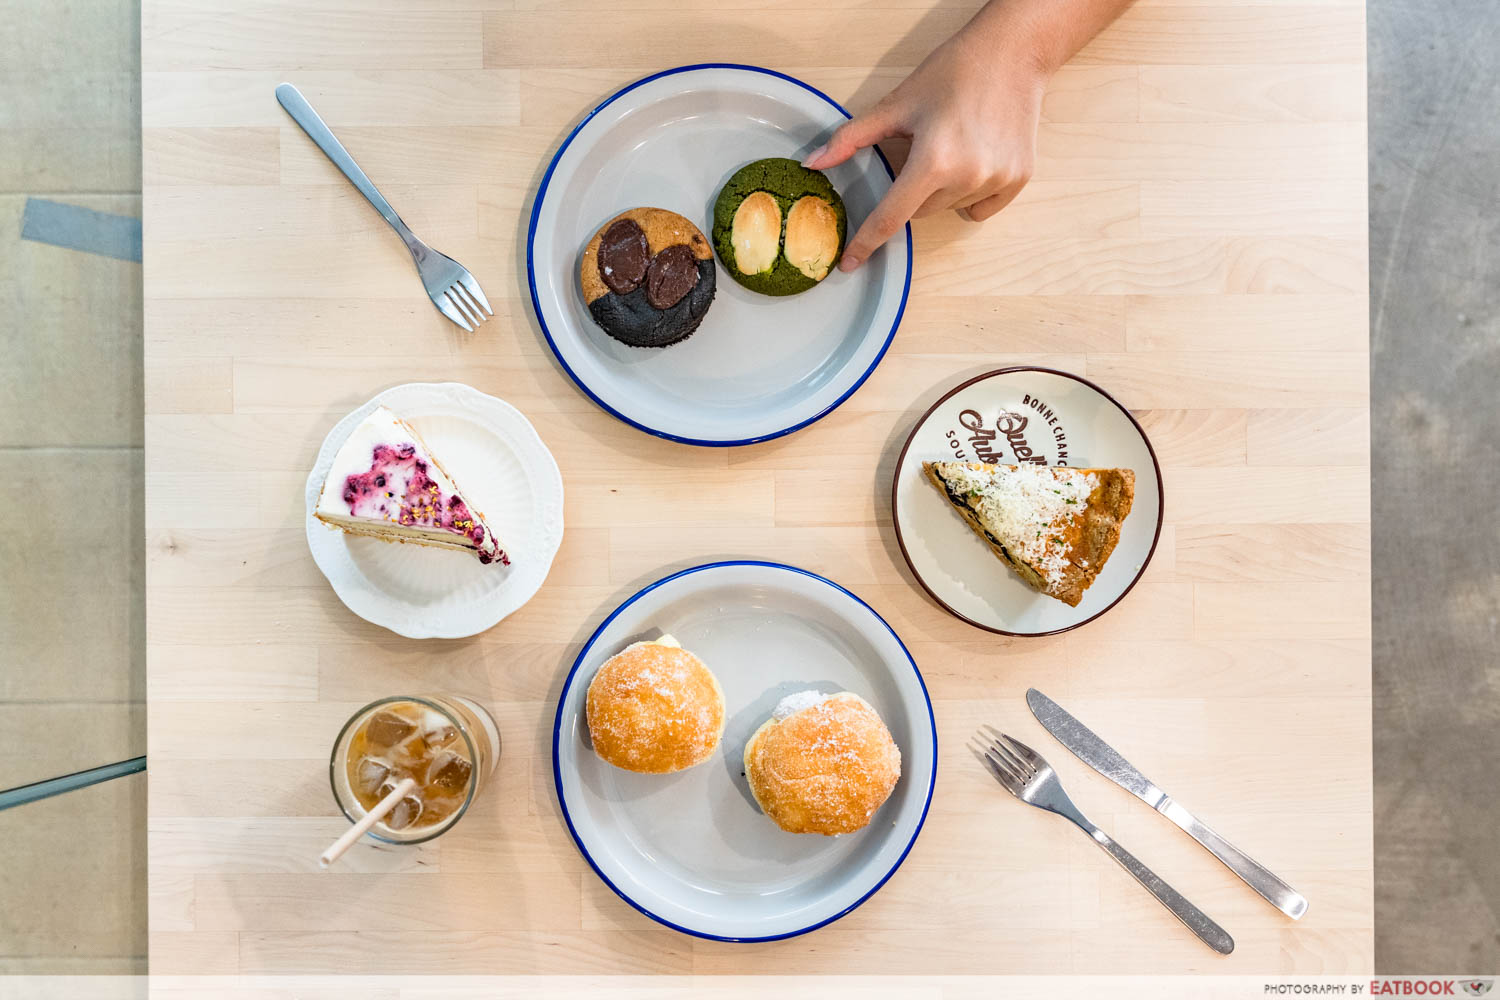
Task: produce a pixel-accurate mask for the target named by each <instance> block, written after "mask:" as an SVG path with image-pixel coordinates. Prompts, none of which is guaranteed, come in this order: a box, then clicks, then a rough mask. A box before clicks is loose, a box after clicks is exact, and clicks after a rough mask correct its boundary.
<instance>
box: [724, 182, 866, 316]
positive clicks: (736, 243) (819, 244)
mask: <svg viewBox="0 0 1500 1000" xmlns="http://www.w3.org/2000/svg"><path fill="white" fill-rule="evenodd" d="M847 227H848V220H847V219H846V218H845V215H844V200H843V199H842V198H840V197H839V193H838V192H837V191H835V190H834V189H833V185H832V184H830V183H828V178H827V177H824V176H823V175H822V174H820V173H818V171H816V170H809V169H807V168H806V167H804V166H803V165H802V164H800V163H798V162H797V161H796V160H788V159H784V158H781V157H773V158H771V159H768V160H756V161H755V162H754V163H749V164H746V165H745V166H743V167H741V168H740V169H739V170H737V171H735V174H734V176H733V177H731V178H729V180H728V181H727V182H726V183H725V185H724V187H723V189H722V190H721V191H720V192H719V197H718V200H717V201H715V202H714V228H713V234H712V239H713V244H714V250H715V251H717V252H718V254H719V260H720V261H721V262H722V263H723V265H724V269H725V270H726V271H728V272H729V276H730V277H731V278H733V279H734V280H735V281H738V282H739V283H740V284H742V285H744V286H745V287H746V288H748V289H750V290H751V291H752V292H760V293H761V294H763V295H795V294H796V293H798V292H805V291H807V290H808V289H809V288H811V287H812V286H814V285H816V284H817V283H818V282H820V281H822V280H823V279H824V278H825V277H827V275H828V272H829V271H830V270H832V268H833V266H834V265H835V264H837V263H838V259H839V255H840V254H842V253H843V252H844V237H845V233H846V230H847Z"/></svg>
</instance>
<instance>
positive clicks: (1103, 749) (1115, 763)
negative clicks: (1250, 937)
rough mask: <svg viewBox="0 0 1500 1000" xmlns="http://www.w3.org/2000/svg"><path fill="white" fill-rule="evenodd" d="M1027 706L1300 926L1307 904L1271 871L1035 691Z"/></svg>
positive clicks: (1071, 747)
mask: <svg viewBox="0 0 1500 1000" xmlns="http://www.w3.org/2000/svg"><path fill="white" fill-rule="evenodd" d="M1026 704H1027V705H1029V706H1031V714H1032V715H1035V716H1036V718H1037V721H1038V722H1040V723H1041V724H1042V725H1043V726H1044V727H1046V729H1047V732H1049V733H1051V734H1052V735H1053V736H1055V737H1057V741H1058V742H1059V743H1061V744H1062V745H1063V746H1065V747H1067V748H1068V749H1069V750H1071V751H1073V753H1074V754H1075V755H1076V756H1077V757H1078V759H1079V760H1081V761H1083V762H1084V763H1085V764H1087V765H1088V766H1089V767H1092V768H1093V769H1094V770H1096V771H1098V772H1099V773H1100V774H1102V775H1104V776H1105V777H1106V778H1108V779H1109V780H1110V781H1113V782H1114V783H1115V784H1117V785H1119V786H1120V787H1121V788H1123V789H1125V790H1126V791H1127V792H1129V793H1130V794H1132V795H1134V796H1135V797H1136V798H1138V799H1140V800H1141V801H1142V802H1144V803H1146V805H1148V806H1150V807H1151V808H1152V809H1155V810H1156V811H1157V812H1159V813H1161V814H1162V815H1163V816H1165V817H1166V818H1167V819H1169V820H1171V821H1172V822H1173V823H1175V824H1177V825H1178V826H1179V827H1181V828H1182V830H1183V831H1184V832H1185V833H1186V834H1187V835H1188V836H1189V837H1192V838H1193V839H1194V840H1196V841H1197V842H1198V843H1200V844H1202V845H1203V846H1204V847H1206V848H1208V852H1209V853H1210V854H1212V855H1213V856H1214V857H1216V858H1218V859H1219V860H1220V861H1222V862H1224V865H1225V866H1226V867H1227V868H1228V869H1229V870H1230V871H1232V872H1234V873H1235V874H1236V875H1238V876H1239V877H1240V878H1242V879H1244V880H1245V884H1246V885H1248V886H1249V887H1250V888H1252V889H1254V890H1255V891H1256V892H1258V893H1260V894H1261V895H1262V896H1264V897H1265V899H1266V901H1267V902H1269V903H1270V904H1271V905H1272V906H1274V907H1276V908H1277V909H1278V910H1280V911H1281V912H1282V913H1285V914H1286V915H1287V916H1289V917H1291V918H1292V919H1293V920H1298V919H1300V918H1301V917H1302V914H1304V913H1306V912H1307V900H1306V899H1305V898H1304V897H1303V896H1302V895H1301V894H1299V893H1298V892H1296V891H1295V890H1294V889H1293V888H1292V887H1291V886H1289V885H1287V884H1286V883H1285V882H1283V881H1281V879H1279V878H1277V877H1276V876H1275V875H1274V874H1272V873H1271V871H1270V870H1269V869H1267V868H1266V867H1265V866H1263V865H1262V864H1261V863H1260V862H1258V861H1256V860H1255V859H1254V858H1252V857H1250V855H1248V854H1246V853H1245V852H1244V851H1242V850H1240V849H1239V848H1238V847H1235V846H1234V845H1233V844H1231V843H1230V842H1229V841H1227V840H1225V839H1224V838H1223V837H1221V836H1219V835H1218V834H1217V833H1215V832H1214V831H1213V830H1211V829H1209V828H1208V826H1207V825H1205V824H1204V823H1201V822H1199V820H1198V818H1197V817H1196V816H1194V815H1193V814H1192V813H1190V812H1188V811H1187V810H1186V809H1184V808H1183V807H1182V806H1181V805H1179V804H1178V803H1177V802H1174V801H1173V800H1172V797H1171V796H1169V795H1168V794H1167V793H1166V792H1164V791H1162V790H1161V789H1160V788H1157V787H1156V785H1154V784H1153V783H1152V782H1151V780H1150V779H1149V778H1147V777H1146V776H1145V775H1144V774H1142V773H1141V772H1140V771H1137V770H1136V769H1135V767H1134V766H1133V765H1132V764H1131V763H1130V761H1128V760H1126V759H1125V758H1124V757H1122V756H1120V753H1119V751H1117V750H1116V749H1115V748H1114V747H1112V746H1110V745H1109V744H1108V743H1105V742H1104V741H1103V740H1101V739H1100V738H1099V737H1098V736H1095V735H1094V732H1093V730H1091V729H1089V727H1088V726H1085V725H1084V724H1083V723H1081V722H1079V721H1078V720H1077V719H1075V718H1073V716H1072V715H1070V714H1069V713H1068V712H1067V710H1066V709H1064V708H1063V707H1062V706H1060V705H1058V703H1057V702H1055V701H1053V700H1052V699H1051V698H1048V697H1047V696H1046V695H1044V694H1042V693H1041V692H1040V691H1038V690H1037V689H1036V688H1032V689H1031V690H1029V691H1027V692H1026Z"/></svg>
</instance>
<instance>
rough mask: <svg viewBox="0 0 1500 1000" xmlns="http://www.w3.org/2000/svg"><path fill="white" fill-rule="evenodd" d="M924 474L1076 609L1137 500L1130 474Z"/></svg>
mask: <svg viewBox="0 0 1500 1000" xmlns="http://www.w3.org/2000/svg"><path fill="white" fill-rule="evenodd" d="M922 470H923V471H924V472H926V473H927V478H928V479H929V480H931V482H932V485H933V486H936V487H937V488H938V490H939V491H941V492H942V494H943V495H944V496H945V497H947V498H948V500H949V502H950V503H952V504H953V506H954V508H955V509H956V510H957V511H958V512H959V514H960V515H962V516H963V519H964V520H965V521H967V522H968V524H969V527H971V528H973V529H974V531H975V533H976V534H978V535H979V536H980V537H981V538H983V539H984V540H985V542H987V543H988V544H989V546H990V548H991V549H992V550H993V551H994V553H995V555H996V556H998V557H999V558H1000V559H1001V561H1003V562H1004V563H1006V564H1007V565H1009V566H1010V568H1011V569H1013V570H1015V571H1016V573H1017V574H1018V575H1019V576H1020V577H1021V579H1022V580H1024V581H1026V584H1027V585H1028V586H1029V587H1031V589H1032V590H1036V591H1039V592H1041V593H1043V594H1046V595H1047V596H1048V597H1055V598H1057V599H1058V600H1059V601H1062V602H1063V603H1065V604H1068V605H1070V606H1073V607H1077V605H1078V602H1079V601H1081V600H1083V592H1084V591H1085V590H1087V589H1088V588H1089V585H1090V584H1091V583H1093V582H1094V578H1095V577H1097V576H1098V575H1099V571H1100V570H1102V569H1103V568H1104V563H1105V562H1106V561H1107V560H1108V559H1109V555H1110V553H1111V552H1113V551H1114V550H1115V545H1116V543H1118V542H1119V540H1120V525H1121V523H1122V522H1124V520H1125V516H1126V515H1127V514H1129V513H1130V505H1131V502H1132V501H1133V500H1134V499H1135V473H1134V472H1133V471H1131V470H1130V469H1070V468H1066V467H1051V466H1044V465H988V464H986V463H983V462H923V463H922Z"/></svg>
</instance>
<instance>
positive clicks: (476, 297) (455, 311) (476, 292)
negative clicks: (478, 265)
mask: <svg viewBox="0 0 1500 1000" xmlns="http://www.w3.org/2000/svg"><path fill="white" fill-rule="evenodd" d="M432 304H433V305H435V306H437V307H438V310H439V311H440V312H441V313H442V314H443V315H444V316H447V317H448V318H449V319H451V320H452V321H453V322H455V323H457V324H458V325H459V326H461V327H463V328H464V329H465V330H467V331H469V332H470V333H473V332H474V327H476V326H478V325H479V324H481V323H483V322H484V321H485V319H486V318H487V316H493V315H495V311H494V310H493V309H491V308H490V302H489V299H486V298H485V297H484V292H483V290H481V289H480V287H479V282H477V281H475V280H474V276H473V275H471V274H470V273H469V272H468V271H464V272H462V273H461V274H459V275H458V276H457V277H456V278H455V279H454V280H453V284H451V285H449V286H448V287H447V288H446V289H444V290H443V292H442V293H441V294H440V295H438V294H434V295H433V296H432Z"/></svg>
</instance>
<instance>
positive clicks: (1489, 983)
mask: <svg viewBox="0 0 1500 1000" xmlns="http://www.w3.org/2000/svg"><path fill="white" fill-rule="evenodd" d="M1459 985H1461V986H1462V987H1463V988H1464V992H1465V993H1467V994H1468V995H1469V996H1471V997H1482V996H1484V995H1485V994H1486V993H1488V992H1489V991H1490V990H1491V989H1493V988H1494V986H1495V981H1494V980H1493V979H1465V980H1464V981H1463V982H1461V983H1460V984H1459Z"/></svg>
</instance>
